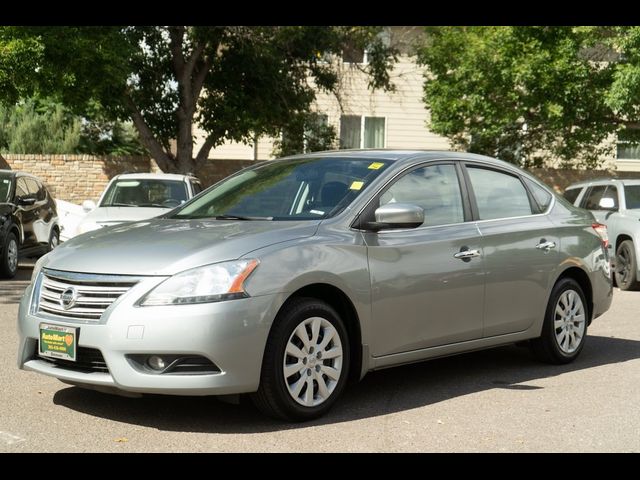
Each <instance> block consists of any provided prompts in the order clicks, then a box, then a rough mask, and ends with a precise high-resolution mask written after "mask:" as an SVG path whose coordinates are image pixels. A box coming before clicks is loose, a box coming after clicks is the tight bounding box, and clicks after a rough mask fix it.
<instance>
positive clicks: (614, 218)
mask: <svg viewBox="0 0 640 480" xmlns="http://www.w3.org/2000/svg"><path fill="white" fill-rule="evenodd" d="M564 197H565V198H566V199H567V200H569V201H570V202H571V203H573V204H574V205H576V206H579V207H582V208H585V209H587V210H590V211H591V212H592V213H593V215H594V216H595V218H596V219H597V220H598V221H599V222H602V223H603V224H605V225H606V226H607V229H608V232H609V238H610V239H611V248H612V249H613V250H614V252H615V255H612V256H611V257H612V258H611V263H612V267H613V271H614V278H615V281H616V284H617V286H618V287H619V288H620V289H621V290H640V265H638V258H640V222H639V221H638V220H640V179H638V180H617V179H601V180H593V181H588V182H581V183H576V184H573V185H570V186H569V187H567V189H566V190H565V192H564Z"/></svg>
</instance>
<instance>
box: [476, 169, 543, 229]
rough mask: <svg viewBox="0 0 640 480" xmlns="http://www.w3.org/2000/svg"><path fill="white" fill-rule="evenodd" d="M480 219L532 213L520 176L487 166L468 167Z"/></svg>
mask: <svg viewBox="0 0 640 480" xmlns="http://www.w3.org/2000/svg"><path fill="white" fill-rule="evenodd" d="M467 170H468V172H469V177H470V179H471V185H472V186H473V191H474V193H475V197H476V204H477V205H478V213H479V215H480V220H490V219H492V218H507V217H520V216H523V215H531V214H532V213H533V211H532V209H531V203H530V202H529V196H528V195H527V191H526V190H525V188H524V185H522V182H521V181H520V179H519V178H518V177H514V176H513V175H509V174H507V173H503V172H498V171H496V170H488V169H486V168H478V167H467Z"/></svg>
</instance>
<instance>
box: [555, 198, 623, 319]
mask: <svg viewBox="0 0 640 480" xmlns="http://www.w3.org/2000/svg"><path fill="white" fill-rule="evenodd" d="M550 218H551V221H552V222H553V223H554V224H555V225H556V227H557V229H558V236H559V239H560V248H559V254H560V257H559V262H558V267H557V269H556V272H555V278H556V279H558V278H559V277H560V276H562V275H563V274H564V273H565V272H566V271H567V270H568V269H570V268H579V269H581V270H582V271H584V272H585V273H586V274H587V276H588V277H589V281H590V283H591V289H592V297H593V298H592V300H593V302H592V306H591V307H592V310H591V311H592V319H593V318H596V317H598V316H599V315H601V314H602V313H604V312H606V311H607V310H608V309H609V307H610V305H611V300H612V298H613V283H612V280H611V264H610V259H609V252H608V251H607V250H606V249H605V248H604V247H603V246H602V242H601V239H600V237H599V236H598V234H597V233H596V232H595V230H594V229H593V228H592V226H591V225H592V223H593V222H594V221H595V218H594V217H593V215H592V214H591V212H589V211H588V210H584V209H581V208H577V207H574V206H573V205H571V204H570V203H569V202H567V201H566V200H564V199H563V198H558V197H557V201H556V204H555V206H554V208H553V210H552V212H551V217H550ZM554 284H555V282H554ZM549 293H551V292H549Z"/></svg>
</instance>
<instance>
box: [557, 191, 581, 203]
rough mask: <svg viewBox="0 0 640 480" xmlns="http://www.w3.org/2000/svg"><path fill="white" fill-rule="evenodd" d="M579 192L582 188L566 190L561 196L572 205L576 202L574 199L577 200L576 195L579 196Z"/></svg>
mask: <svg viewBox="0 0 640 480" xmlns="http://www.w3.org/2000/svg"><path fill="white" fill-rule="evenodd" d="M581 190H582V188H570V189H568V190H566V191H565V192H564V194H563V195H562V196H563V197H564V198H566V199H567V200H568V201H569V202H571V203H572V204H573V203H575V202H576V199H577V198H578V195H580V191H581Z"/></svg>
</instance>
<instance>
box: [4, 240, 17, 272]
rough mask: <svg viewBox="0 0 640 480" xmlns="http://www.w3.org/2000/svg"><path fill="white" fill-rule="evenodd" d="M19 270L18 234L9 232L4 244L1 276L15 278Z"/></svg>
mask: <svg viewBox="0 0 640 480" xmlns="http://www.w3.org/2000/svg"><path fill="white" fill-rule="evenodd" d="M17 271H18V239H17V238H16V234H15V233H13V232H9V233H8V234H7V236H6V238H5V240H4V245H3V246H2V256H1V257H0V276H2V277H5V278H13V277H15V275H16V272H17Z"/></svg>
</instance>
